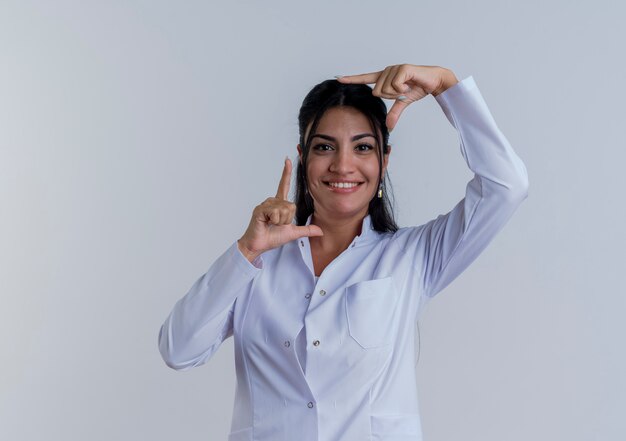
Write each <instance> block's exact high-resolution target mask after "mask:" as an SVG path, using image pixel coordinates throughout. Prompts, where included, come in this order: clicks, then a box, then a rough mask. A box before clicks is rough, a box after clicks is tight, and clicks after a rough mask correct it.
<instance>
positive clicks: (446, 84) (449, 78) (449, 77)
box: [431, 68, 459, 96]
mask: <svg viewBox="0 0 626 441" xmlns="http://www.w3.org/2000/svg"><path fill="white" fill-rule="evenodd" d="M458 82H459V80H458V79H457V77H456V75H454V72H452V71H451V70H450V69H445V68H444V69H443V72H442V73H441V83H440V84H439V87H438V88H437V89H435V90H433V91H432V92H431V95H432V96H437V95H439V94H440V93H443V92H445V91H446V90H447V89H449V88H450V87H452V86H454V85H455V84H456V83H458Z"/></svg>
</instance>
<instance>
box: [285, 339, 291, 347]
mask: <svg viewBox="0 0 626 441" xmlns="http://www.w3.org/2000/svg"><path fill="white" fill-rule="evenodd" d="M290 345H291V343H290V342H289V340H285V347H287V348H288V347H289V346H290Z"/></svg>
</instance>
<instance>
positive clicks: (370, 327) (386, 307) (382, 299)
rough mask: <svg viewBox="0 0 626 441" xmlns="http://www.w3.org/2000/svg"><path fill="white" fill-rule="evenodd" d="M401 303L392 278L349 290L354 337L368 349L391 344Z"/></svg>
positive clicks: (348, 307)
mask: <svg viewBox="0 0 626 441" xmlns="http://www.w3.org/2000/svg"><path fill="white" fill-rule="evenodd" d="M397 300H398V291H397V290H396V288H395V285H394V283H393V278H392V277H385V278H382V279H374V280H364V281H362V282H357V283H354V284H352V285H350V286H348V287H346V295H345V303H346V318H347V321H348V333H349V334H350V336H351V337H352V338H353V339H354V340H356V342H357V343H358V344H359V345H361V346H362V347H363V348H365V349H370V348H376V347H379V346H385V345H388V344H391V343H392V339H393V332H392V331H393V326H392V325H393V313H394V310H395V307H396V303H397Z"/></svg>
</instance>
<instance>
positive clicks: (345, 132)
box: [307, 106, 381, 138]
mask: <svg viewBox="0 0 626 441" xmlns="http://www.w3.org/2000/svg"><path fill="white" fill-rule="evenodd" d="M312 124H313V121H311V122H310V123H309V125H308V127H307V135H308V133H309V132H310V130H311V127H312ZM364 133H369V134H371V135H374V137H376V135H378V136H380V135H381V133H380V130H378V133H374V131H373V130H372V124H371V122H370V120H369V118H368V117H367V116H366V115H365V114H364V113H363V112H361V111H360V110H358V109H356V108H354V107H349V106H340V107H331V108H330V109H328V110H326V111H325V112H324V114H323V115H322V117H321V118H320V120H319V122H318V125H317V128H316V130H315V134H314V135H325V136H326V137H327V138H328V137H333V138H334V137H344V136H345V137H350V138H351V137H354V136H357V135H362V134H364Z"/></svg>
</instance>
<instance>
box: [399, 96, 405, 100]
mask: <svg viewBox="0 0 626 441" xmlns="http://www.w3.org/2000/svg"><path fill="white" fill-rule="evenodd" d="M398 99H399V100H400V101H404V100H405V99H406V95H400V96H399V97H398Z"/></svg>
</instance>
